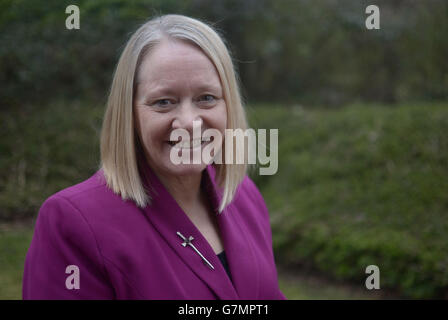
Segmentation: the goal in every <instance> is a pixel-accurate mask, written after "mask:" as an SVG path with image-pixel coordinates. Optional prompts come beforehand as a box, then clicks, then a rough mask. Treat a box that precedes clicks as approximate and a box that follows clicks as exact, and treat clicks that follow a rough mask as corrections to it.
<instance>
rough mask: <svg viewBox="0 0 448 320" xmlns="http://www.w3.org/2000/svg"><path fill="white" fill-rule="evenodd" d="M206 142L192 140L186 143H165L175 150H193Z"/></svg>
mask: <svg viewBox="0 0 448 320" xmlns="http://www.w3.org/2000/svg"><path fill="white" fill-rule="evenodd" d="M206 142H207V140H202V139H192V140H186V141H182V140H181V141H167V143H168V144H169V145H170V146H171V147H173V148H177V149H194V148H197V147H199V146H202V145H204V144H205V143H206Z"/></svg>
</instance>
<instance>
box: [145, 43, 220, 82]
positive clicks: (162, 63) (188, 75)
mask: <svg viewBox="0 0 448 320" xmlns="http://www.w3.org/2000/svg"><path fill="white" fill-rule="evenodd" d="M137 83H138V84H139V85H141V86H143V87H145V88H147V89H151V90H161V89H164V88H167V87H172V86H173V85H191V86H195V87H204V88H207V87H220V86H221V84H220V80H219V75H218V72H217V71H216V68H215V66H214V65H213V63H212V62H211V61H210V59H209V58H208V57H207V56H206V55H205V54H204V53H203V52H202V51H201V50H200V49H199V48H197V47H196V46H194V45H191V44H188V43H185V42H181V41H166V42H162V43H160V44H158V45H157V46H156V47H155V48H154V49H153V50H151V52H150V53H148V54H147V56H145V58H144V59H143V60H142V63H141V65H140V68H139V70H138V81H137Z"/></svg>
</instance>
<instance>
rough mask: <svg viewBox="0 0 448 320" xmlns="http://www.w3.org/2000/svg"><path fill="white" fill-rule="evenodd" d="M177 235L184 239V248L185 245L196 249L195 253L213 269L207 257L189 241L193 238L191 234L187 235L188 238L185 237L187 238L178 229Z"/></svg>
mask: <svg viewBox="0 0 448 320" xmlns="http://www.w3.org/2000/svg"><path fill="white" fill-rule="evenodd" d="M177 235H178V236H179V237H181V239H182V240H183V241H184V242H183V243H182V246H183V247H184V248H186V247H187V245H188V246H190V247H191V248H193V250H194V251H196V253H197V254H198V255H199V256H200V257H201V258H202V260H203V261H204V262H205V263H206V264H207V265H208V266H209V267H210V269H213V270H214V269H215V268H214V267H213V266H212V264H211V263H210V262H209V261H208V260H207V259H205V257H204V256H203V255H202V254H201V253H200V252H199V250H198V249H196V247H195V246H194V244H192V243H191V241H193V240H194V238H193V236H189V237H188V239H187V238H186V237H184V235H183V234H182V233H180V232H179V231H177Z"/></svg>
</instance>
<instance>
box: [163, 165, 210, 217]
mask: <svg viewBox="0 0 448 320" xmlns="http://www.w3.org/2000/svg"><path fill="white" fill-rule="evenodd" d="M157 177H158V178H159V180H160V181H161V182H162V184H163V185H164V186H165V188H166V189H167V190H168V192H169V193H170V194H171V196H172V197H173V198H174V199H175V200H176V202H177V203H178V204H179V206H180V207H181V208H182V209H183V210H184V211H185V212H189V211H190V209H191V208H194V207H196V206H197V205H198V204H199V203H200V202H201V201H202V194H201V181H202V172H201V173H198V174H195V175H188V176H173V175H166V174H163V173H161V172H158V173H157Z"/></svg>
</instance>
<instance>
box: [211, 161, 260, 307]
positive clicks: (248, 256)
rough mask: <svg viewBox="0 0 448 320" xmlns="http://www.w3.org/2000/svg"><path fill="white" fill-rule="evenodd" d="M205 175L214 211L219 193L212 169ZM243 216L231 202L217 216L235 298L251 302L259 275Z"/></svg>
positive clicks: (219, 198)
mask: <svg viewBox="0 0 448 320" xmlns="http://www.w3.org/2000/svg"><path fill="white" fill-rule="evenodd" d="M207 173H208V174H207V175H206V185H210V186H209V187H208V188H207V190H211V191H213V193H212V194H211V195H210V196H211V199H212V202H213V205H214V207H215V208H216V212H218V210H217V208H218V206H219V203H220V202H221V198H222V192H220V189H219V187H218V186H217V185H216V180H215V170H214V168H213V167H212V166H211V165H210V166H208V167H207ZM235 200H236V199H234V201H235ZM244 214H245V212H237V211H236V208H235V206H233V205H232V203H231V204H230V205H228V206H227V207H226V208H225V209H224V210H223V212H222V213H220V214H219V215H218V224H219V228H220V231H221V236H222V238H223V239H222V241H223V242H224V247H225V251H226V256H227V260H228V263H229V268H230V273H231V275H232V282H233V286H234V288H235V290H236V292H237V294H238V297H239V299H243V300H252V299H257V298H258V292H259V284H260V274H259V268H258V264H257V259H256V256H255V247H256V244H254V243H253V242H252V240H251V238H250V237H249V236H248V235H249V234H250V233H249V230H246V229H245V223H244V221H241V220H240V219H241V218H240V215H244Z"/></svg>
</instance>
